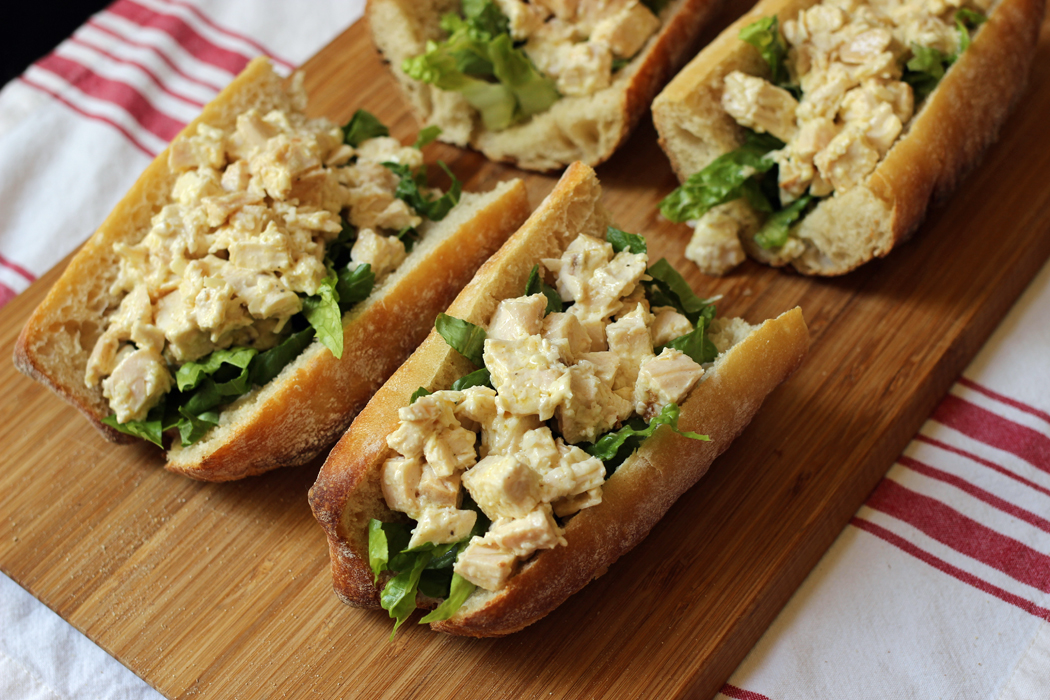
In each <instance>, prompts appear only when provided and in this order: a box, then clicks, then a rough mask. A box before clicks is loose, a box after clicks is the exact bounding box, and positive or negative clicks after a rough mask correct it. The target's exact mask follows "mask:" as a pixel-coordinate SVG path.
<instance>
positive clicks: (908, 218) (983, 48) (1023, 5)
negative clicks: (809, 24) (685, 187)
mask: <svg viewBox="0 0 1050 700" xmlns="http://www.w3.org/2000/svg"><path fill="white" fill-rule="evenodd" d="M816 2H817V0H763V1H762V2H760V3H758V4H757V5H756V6H755V7H754V8H752V10H751V11H750V12H748V13H747V14H746V15H744V16H743V17H741V18H740V19H739V20H737V21H736V22H734V23H733V24H732V25H731V26H730V27H729V28H727V29H726V30H725V31H724V32H722V34H720V35H719V36H718V38H717V39H716V40H715V41H713V42H712V43H711V44H709V45H708V47H707V48H705V49H704V50H703V51H701V52H700V54H699V55H697V57H696V58H694V59H693V60H692V61H691V62H690V63H689V65H687V66H686V67H685V68H684V69H683V70H682V72H681V73H679V74H678V75H677V76H676V77H675V78H674V79H673V80H672V81H671V82H670V83H669V84H668V85H667V87H666V88H665V89H664V90H663V92H661V93H660V94H659V95H658V96H657V98H656V100H655V101H654V102H653V121H654V123H655V125H656V128H657V131H658V132H659V135H660V146H661V148H663V150H664V152H665V153H666V154H667V156H668V158H669V160H670V161H671V165H672V167H673V168H674V170H675V172H676V173H677V175H678V178H679V180H681V181H683V182H684V181H685V179H686V178H688V177H689V176H690V175H692V174H693V173H695V172H697V171H699V170H700V169H702V168H703V167H704V166H706V165H707V164H708V163H710V162H711V161H712V160H713V159H714V158H716V157H718V156H719V155H722V154H723V153H725V152H727V151H730V150H732V149H733V148H736V147H737V146H738V145H739V144H740V143H741V142H742V133H743V132H742V130H741V129H740V127H738V126H737V125H736V124H735V122H733V120H732V119H731V118H730V117H729V116H728V115H727V114H725V112H724V110H722V109H721V104H720V102H721V92H722V80H723V78H724V76H725V75H726V74H727V73H729V72H731V71H733V70H741V71H744V72H746V73H750V74H752V75H768V67H767V66H766V64H765V63H764V62H763V61H762V59H761V58H760V57H759V55H758V52H757V50H755V49H754V48H752V47H751V46H750V45H748V44H746V43H745V42H743V41H740V40H739V39H738V38H737V35H738V34H739V32H740V29H741V28H743V27H745V26H747V25H748V24H750V23H752V22H754V21H756V20H758V19H760V18H762V17H768V16H770V15H772V14H776V15H777V16H778V17H779V18H780V21H781V22H783V21H785V20H787V19H791V18H793V17H795V16H796V15H797V14H798V13H799V12H800V11H801V10H803V9H805V8H807V7H810V6H812V5H814V4H816ZM1043 11H1044V0H1001V1H1000V2H999V4H998V5H997V6H996V7H995V9H994V10H993V11H992V13H991V14H990V16H989V18H988V21H987V22H986V23H985V24H984V25H982V27H981V30H980V31H979V32H978V33H977V35H976V36H975V38H974V41H973V43H972V44H971V46H970V47H969V48H968V49H967V50H966V51H965V52H964V53H963V54H962V56H961V57H960V58H959V60H958V61H957V62H956V63H955V64H954V65H953V66H952V67H951V69H950V70H949V71H948V72H947V73H946V75H945V77H944V78H943V79H942V80H941V82H940V84H939V85H938V86H937V89H936V90H934V92H933V93H932V94H931V95H930V96H929V97H928V98H927V100H926V102H925V103H924V105H923V107H922V109H921V110H920V111H919V113H918V114H917V115H916V116H915V117H914V118H913V119H912V121H911V122H910V123H909V124H908V126H907V130H906V132H905V134H904V136H902V137H901V139H899V140H898V141H897V143H896V144H894V146H893V148H892V149H890V151H889V153H888V154H887V155H886V157H885V158H884V159H883V161H882V162H881V163H880V164H879V166H878V167H877V168H876V169H875V171H874V172H873V173H872V174H871V175H870V176H869V178H868V179H867V181H866V182H865V183H863V184H862V185H860V186H858V187H856V188H854V189H853V190H850V191H849V192H847V193H846V194H845V195H842V196H839V195H836V196H834V197H830V198H828V199H826V200H824V201H823V202H821V204H820V205H819V206H818V207H817V208H816V209H815V210H814V211H813V212H811V213H810V214H809V215H808V216H807V217H806V219H804V220H803V222H802V223H801V224H800V225H799V228H798V235H799V237H800V239H803V240H805V241H806V242H807V244H808V245H807V252H806V253H805V254H804V255H803V256H802V257H800V258H798V259H796V260H795V261H793V262H792V264H793V265H794V266H795V267H796V268H797V269H798V270H799V271H800V272H803V273H805V274H814V275H840V274H844V273H846V272H849V271H850V270H852V269H854V268H856V267H857V266H859V265H861V264H863V263H865V262H868V261H869V260H871V259H872V258H874V257H882V256H885V255H886V254H887V253H889V251H890V250H892V249H893V247H894V246H896V245H897V244H898V243H900V242H902V241H904V240H906V239H907V238H908V237H910V236H911V234H912V233H913V232H914V231H915V229H916V228H917V227H918V226H919V224H921V223H922V221H923V219H924V218H925V216H926V211H927V209H928V207H929V206H930V204H931V203H934V202H936V201H938V200H941V199H944V198H946V197H947V196H948V195H949V194H950V193H951V192H952V191H953V190H954V189H955V186H956V184H957V183H958V182H959V181H960V180H961V179H962V178H963V177H964V176H965V175H966V173H967V172H969V170H970V169H972V168H973V167H974V166H975V165H976V164H977V162H978V161H979V160H980V157H981V155H982V154H983V153H984V151H985V149H986V148H987V147H988V146H989V145H991V144H992V143H993V142H994V141H995V140H996V138H998V134H999V129H1000V128H1001V127H1002V125H1003V123H1004V122H1005V121H1006V117H1007V115H1008V114H1009V112H1010V110H1011V109H1012V107H1013V106H1014V105H1015V104H1016V103H1017V100H1018V99H1019V98H1020V96H1021V94H1022V92H1023V90H1024V84H1025V79H1026V77H1027V75H1028V68H1029V65H1030V64H1031V60H1032V56H1033V55H1034V51H1035V44H1036V40H1037V38H1038V33H1039V27H1040V25H1041V22H1042V17H1043Z"/></svg>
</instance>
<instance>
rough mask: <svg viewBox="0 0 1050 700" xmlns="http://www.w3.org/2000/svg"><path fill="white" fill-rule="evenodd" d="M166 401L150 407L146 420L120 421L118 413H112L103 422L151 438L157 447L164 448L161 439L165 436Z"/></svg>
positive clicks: (127, 433)
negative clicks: (118, 420)
mask: <svg viewBox="0 0 1050 700" xmlns="http://www.w3.org/2000/svg"><path fill="white" fill-rule="evenodd" d="M163 421H164V403H163V402H161V403H160V404H158V405H157V406H154V407H153V408H152V409H150V411H149V413H148V414H146V419H145V420H129V421H128V422H127V423H118V422H117V416H116V414H110V415H108V416H106V417H105V418H103V419H102V423H103V424H105V425H108V426H109V427H111V428H114V429H115V430H118V431H120V432H122V433H124V434H125V435H131V436H133V437H137V438H142V439H143V440H149V441H150V442H152V443H153V444H154V445H156V446H157V447H160V448H161V449H163V448H164V443H162V442H161V439H162V438H163V436H164V426H163Z"/></svg>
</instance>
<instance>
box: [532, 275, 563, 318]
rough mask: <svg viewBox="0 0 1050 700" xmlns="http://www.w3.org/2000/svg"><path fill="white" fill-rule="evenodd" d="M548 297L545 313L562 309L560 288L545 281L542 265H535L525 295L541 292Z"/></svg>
mask: <svg viewBox="0 0 1050 700" xmlns="http://www.w3.org/2000/svg"><path fill="white" fill-rule="evenodd" d="M540 293H542V294H543V296H545V297H547V308H546V309H545V310H544V312H543V315H544V316H546V315H547V314H552V313H557V312H559V311H561V310H562V303H561V295H560V294H558V290H557V289H555V288H554V287H552V286H550V285H549V284H547V283H545V282H544V281H543V277H541V276H540V266H539V265H538V264H537V265H533V266H532V272H530V273H529V279H528V281H527V282H526V283H525V296H527V297H531V296H532V295H533V294H540Z"/></svg>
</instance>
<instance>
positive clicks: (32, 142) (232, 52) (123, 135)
mask: <svg viewBox="0 0 1050 700" xmlns="http://www.w3.org/2000/svg"><path fill="white" fill-rule="evenodd" d="M363 4H364V3H363V0H356V1H354V0H303V1H302V2H295V3H292V2H280V1H279V0H198V1H197V2H190V1H189V0H117V1H116V2H115V3H114V4H113V5H111V6H110V7H108V8H107V9H106V10H105V11H103V12H101V13H99V14H97V15H95V16H94V17H93V18H92V19H91V20H90V21H89V22H88V23H87V24H86V25H85V26H84V27H81V28H80V29H79V30H77V32H76V33H74V35H73V36H72V37H71V38H70V39H69V40H67V41H66V42H63V43H62V45H60V46H59V47H58V48H57V49H56V50H55V51H54V52H53V53H52V54H49V55H48V56H46V57H44V58H43V59H41V60H40V61H38V62H37V63H36V64H34V65H33V66H32V67H31V68H30V69H29V70H27V71H26V73H25V74H24V75H23V76H22V77H21V78H20V79H18V80H15V81H13V82H12V83H10V84H8V85H7V86H6V87H5V88H4V89H3V91H0V305H2V304H3V303H4V302H5V301H7V300H9V299H10V298H11V297H13V296H14V295H15V294H17V293H19V292H21V291H23V290H24V289H25V288H26V287H27V286H28V285H29V283H30V282H32V281H33V280H34V279H35V278H36V277H37V276H39V275H40V274H42V273H43V272H45V271H46V270H47V269H49V268H50V267H51V266H52V265H54V264H55V263H56V262H58V261H59V260H61V259H62V257H63V256H65V255H66V254H67V253H69V252H70V251H71V250H73V249H74V248H75V247H76V246H77V245H79V244H80V243H81V242H82V241H83V240H84V239H85V238H87V236H88V235H90V233H91V232H92V231H93V230H94V229H95V227H96V226H97V225H98V224H99V223H100V222H101V221H102V219H103V218H104V217H105V216H106V214H107V213H108V212H109V210H110V209H111V208H112V206H113V205H114V204H115V203H116V202H117V201H118V200H119V199H120V197H121V196H122V195H123V193H124V191H125V190H126V189H127V188H128V187H129V186H130V185H131V183H132V182H133V181H134V180H135V178H136V177H137V176H138V174H139V172H140V171H141V170H142V168H144V167H145V166H146V164H147V163H149V161H150V159H151V158H152V157H153V155H155V154H156V153H158V152H159V151H160V150H161V149H162V148H163V147H164V145H165V143H166V142H167V141H168V140H169V139H170V138H171V136H173V135H174V133H176V132H177V131H178V129H179V128H180V127H181V125H182V124H184V123H185V122H186V121H188V120H189V119H192V118H193V116H194V115H195V114H196V112H197V111H198V110H199V108H200V106H201V105H202V104H204V103H205V102H207V101H208V100H209V99H211V97H212V96H213V95H214V94H215V93H216V92H217V91H218V90H219V89H220V88H221V87H222V86H223V85H225V84H226V83H227V82H228V81H229V80H230V79H231V78H232V77H233V75H235V74H236V73H237V72H238V71H239V70H240V68H241V67H243V65H245V64H246V63H247V62H248V60H249V59H250V58H251V57H253V56H255V55H258V54H259V53H267V54H269V55H271V56H272V57H273V58H274V61H275V63H276V64H277V65H278V66H279V67H280V68H281V69H283V70H290V69H291V68H292V67H293V66H294V65H297V64H299V63H301V62H302V61H304V60H305V59H306V58H308V57H309V56H311V55H313V54H314V53H316V52H317V51H318V50H319V49H320V48H321V47H323V46H324V45H325V44H326V43H327V42H328V41H330V40H331V39H332V38H334V37H335V36H336V35H337V34H338V33H339V32H341V31H342V30H343V29H344V28H345V27H346V26H348V25H349V24H350V23H351V22H352V21H354V20H355V19H356V18H357V17H359V16H360V15H361V13H362V10H363ZM56 192H60V193H61V196H60V197H56V195H55V193H56ZM55 201H61V202H62V203H63V205H62V206H61V207H57V206H54V202H55ZM1047 318H1050V267H1047V268H1044V270H1043V271H1042V273H1041V274H1040V276H1039V277H1038V279H1037V280H1036V281H1035V282H1034V283H1033V284H1032V285H1031V287H1030V289H1029V290H1028V292H1027V293H1026V295H1025V297H1024V298H1023V300H1022V301H1021V302H1020V303H1019V304H1018V305H1017V306H1016V307H1015V308H1014V309H1013V311H1012V312H1011V314H1010V316H1009V317H1008V318H1007V320H1006V321H1005V322H1004V323H1003V324H1002V326H1001V327H1000V328H999V330H998V331H997V333H996V334H995V336H994V337H993V338H992V340H991V341H990V342H989V343H988V344H987V346H986V347H985V348H984V350H983V351H982V352H981V354H980V356H979V357H978V358H977V359H976V360H975V361H974V363H973V364H972V365H971V366H970V368H969V369H967V371H966V372H965V374H964V377H963V378H962V379H961V380H960V381H959V382H958V383H957V384H956V385H955V387H954V388H953V389H952V391H951V394H950V395H949V396H948V397H947V398H946V399H945V400H944V402H943V403H942V404H941V405H940V407H939V408H938V409H937V411H936V412H935V413H934V415H933V416H932V417H931V419H930V421H929V422H928V423H927V424H926V425H925V426H924V427H923V428H922V430H921V432H920V434H919V435H918V436H917V437H916V439H915V441H914V442H913V443H912V444H911V445H910V446H909V447H908V449H907V450H906V451H905V453H904V455H903V456H902V457H901V458H900V459H899V460H898V463H897V464H896V465H895V466H894V467H893V469H892V470H891V471H890V473H889V474H888V475H887V477H886V479H885V480H884V481H883V482H882V483H881V484H880V485H879V487H878V488H877V489H876V491H875V492H874V493H873V494H872V496H871V497H870V498H869V500H868V502H867V504H866V505H865V506H864V507H863V508H861V510H860V511H859V512H858V513H857V515H856V517H855V518H854V519H853V521H852V524H851V525H850V526H848V527H847V528H846V530H845V531H844V532H843V533H842V535H841V536H840V537H839V539H838V540H837V541H836V542H835V544H834V545H833V546H832V547H831V549H830V550H829V551H828V553H827V554H826V555H825V556H824V558H823V559H822V560H821V562H820V564H819V565H818V566H817V567H816V569H814V571H813V572H812V573H811V574H810V576H809V577H808V578H807V579H806V581H805V582H804V584H803V585H802V587H801V588H800V589H799V591H798V592H797V593H796V594H795V596H794V597H793V598H792V599H791V601H790V602H789V603H788V605H787V607H786V608H785V609H784V610H783V612H782V613H781V614H780V616H779V617H778V618H777V619H776V621H775V622H774V623H773V625H772V627H771V628H770V629H769V630H768V631H767V633H766V634H765V635H764V636H763V637H762V639H761V641H760V642H759V643H758V644H757V645H756V647H755V648H754V649H753V650H752V652H751V653H750V655H749V656H748V657H747V659H746V660H745V661H744V662H743V663H742V664H741V666H740V668H739V669H738V670H737V671H736V673H734V675H733V676H732V678H731V679H730V681H729V683H728V684H726V686H725V687H724V688H723V694H724V695H725V696H726V697H732V698H741V699H744V700H763V699H765V698H768V699H770V700H788V699H790V698H799V699H802V698H805V699H807V700H808V699H810V698H836V699H837V698H851V699H860V698H966V699H969V698H982V699H984V698H987V699H989V700H1022V699H1025V700H1027V699H1029V698H1033V699H1034V698H1048V697H1050V691H1048V690H1047V677H1048V669H1050V623H1048V622H1047V621H1048V620H1050V556H1048V555H1047V552H1050V392H1048V391H1047V389H1048V387H1050V360H1048V359H1047V358H1050V324H1047V323H1046V321H1045V319H1047ZM157 697H159V695H158V694H157V693H156V691H154V690H152V689H151V688H149V686H147V685H146V684H145V683H144V682H143V681H141V680H140V679H138V678H137V677H136V676H135V675H134V674H132V673H131V672H130V671H128V670H127V669H125V668H124V667H123V666H121V665H120V664H119V663H118V662H117V661H116V660H114V659H113V658H112V657H110V656H109V655H108V654H106V653H105V652H104V651H102V650H101V649H99V648H98V647H97V646H95V645H94V644H93V643H92V642H90V641H89V640H88V639H87V638H85V637H84V636H83V635H80V634H79V633H78V632H76V631H75V630H74V629H73V628H72V627H70V626H69V625H68V624H66V623H65V622H63V621H62V620H61V619H60V618H59V617H58V616H57V615H55V614H54V613H52V612H51V611H49V610H48V609H47V608H46V607H44V606H43V605H41V604H40V603H39V602H37V601H36V600H35V599H33V598H32V597H31V596H30V595H28V594H27V593H25V592H24V591H23V590H22V589H20V588H19V587H18V586H17V585H16V584H14V583H13V582H12V581H11V580H10V579H8V578H6V577H4V576H2V575H0V698H4V699H5V700H7V699H10V700H29V699H32V700H36V699H38V698H40V699H46V700H55V699H58V698H60V699H67V698H68V699H70V700H72V699H73V698H104V699H108V698H122V699H123V698H128V699H130V698H136V699H137V698H157Z"/></svg>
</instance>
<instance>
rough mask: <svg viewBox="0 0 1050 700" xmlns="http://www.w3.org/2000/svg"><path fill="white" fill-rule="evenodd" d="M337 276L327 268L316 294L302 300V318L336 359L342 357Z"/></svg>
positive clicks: (341, 316)
mask: <svg viewBox="0 0 1050 700" xmlns="http://www.w3.org/2000/svg"><path fill="white" fill-rule="evenodd" d="M338 283H339V276H338V275H336V273H335V270H333V269H332V267H331V266H330V265H329V266H328V274H327V275H325V278H324V279H323V280H321V284H320V285H318V287H317V294H314V295H313V296H309V297H306V298H305V299H303V316H305V317H306V320H307V321H308V322H309V323H310V325H311V326H313V327H314V330H315V331H317V339H318V340H320V341H321V342H322V343H323V344H324V346H325V347H326V348H328V349H329V350H330V351H331V352H332V355H333V356H335V358H336V359H339V358H341V357H342V356H343V313H342V311H340V310H339V293H338V292H337V291H336V285H337V284H338Z"/></svg>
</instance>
